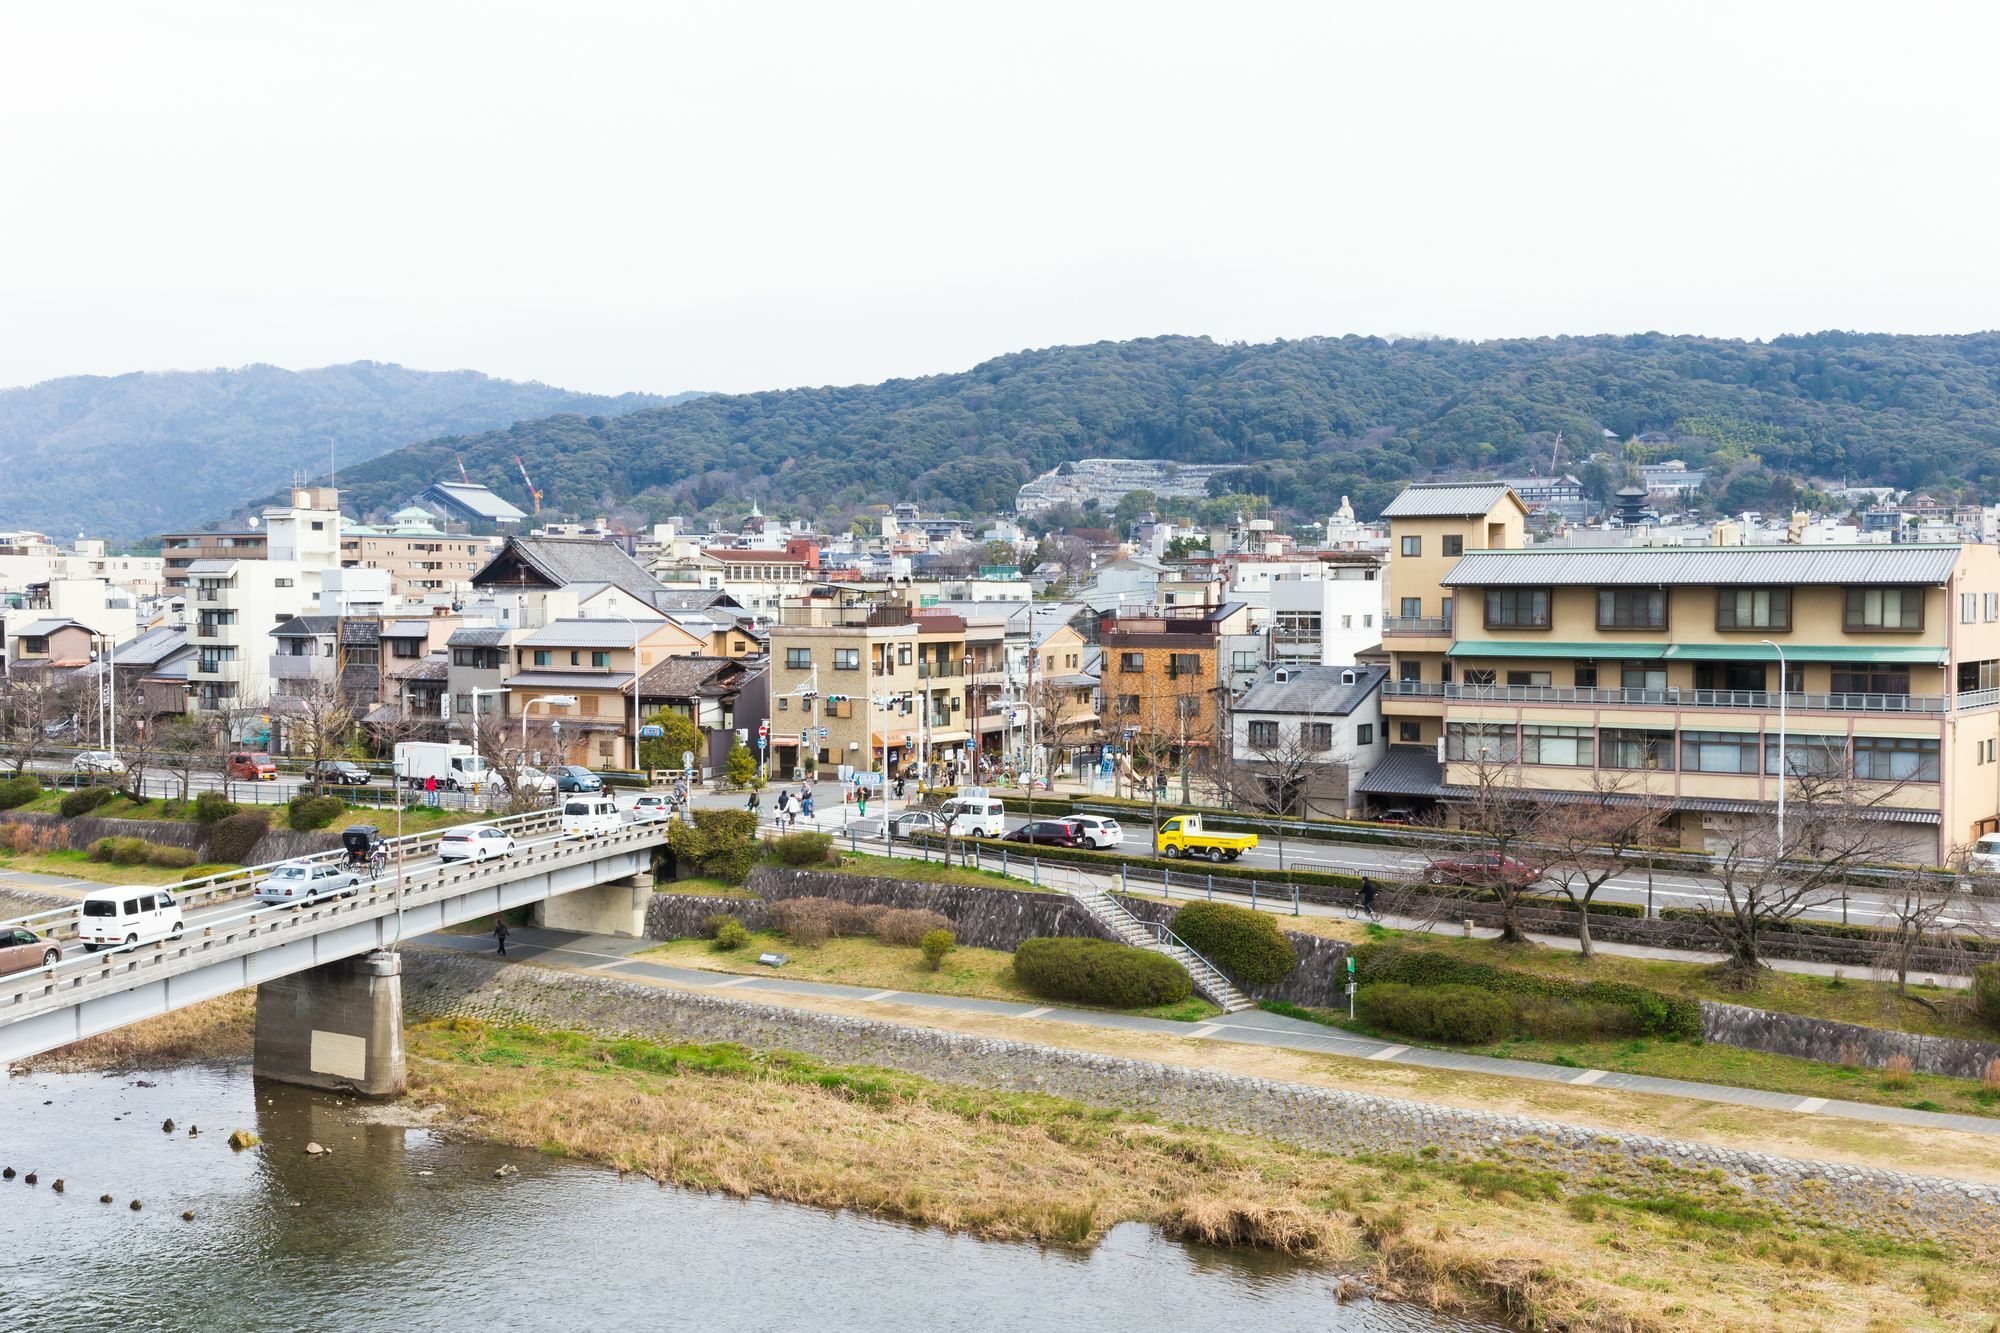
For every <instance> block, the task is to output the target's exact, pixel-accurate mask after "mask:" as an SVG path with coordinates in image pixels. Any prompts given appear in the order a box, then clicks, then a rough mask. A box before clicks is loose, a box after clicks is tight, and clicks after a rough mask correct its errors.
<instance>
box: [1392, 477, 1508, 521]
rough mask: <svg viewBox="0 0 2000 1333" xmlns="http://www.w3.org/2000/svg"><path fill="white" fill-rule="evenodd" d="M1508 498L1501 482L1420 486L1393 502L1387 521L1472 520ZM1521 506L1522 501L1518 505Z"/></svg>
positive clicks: (1406, 488)
mask: <svg viewBox="0 0 2000 1333" xmlns="http://www.w3.org/2000/svg"><path fill="white" fill-rule="evenodd" d="M1507 495H1508V490H1507V488H1506V486H1504V485H1502V484H1500V483H1498V482H1491V481H1485V482H1418V483H1416V484H1415V485H1412V486H1406V487H1404V488H1403V493H1402V494H1401V495H1399V496H1397V497H1396V498H1395V499H1393V500H1391V501H1390V502H1389V507H1388V508H1386V509H1384V510H1383V511H1382V517H1383V518H1470V517H1472V516H1473V515H1474V514H1484V513H1486V512H1488V511H1489V510H1491V509H1492V508H1493V506H1494V505H1496V504H1499V503H1500V501H1502V500H1503V499H1505V498H1506V497H1507ZM1517 503H1518V501H1517Z"/></svg>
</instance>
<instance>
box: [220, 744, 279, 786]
mask: <svg viewBox="0 0 2000 1333" xmlns="http://www.w3.org/2000/svg"><path fill="white" fill-rule="evenodd" d="M223 776H224V777H226V778H228V779H229V780H230V781H232V782H234V781H243V782H276V781H277V780H278V766H277V764H276V763H274V762H272V759H271V756H270V755H268V754H262V753H253V752H251V751H248V750H237V751H235V752H234V753H232V754H231V755H230V756H229V758H228V760H227V761H226V762H225V763H224V764H223Z"/></svg>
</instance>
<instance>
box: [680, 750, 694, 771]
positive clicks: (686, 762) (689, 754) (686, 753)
mask: <svg viewBox="0 0 2000 1333" xmlns="http://www.w3.org/2000/svg"><path fill="white" fill-rule="evenodd" d="M681 767H682V768H693V767H694V751H693V750H682V751H681Z"/></svg>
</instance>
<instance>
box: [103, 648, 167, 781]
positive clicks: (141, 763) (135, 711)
mask: <svg viewBox="0 0 2000 1333" xmlns="http://www.w3.org/2000/svg"><path fill="white" fill-rule="evenodd" d="M114 688H115V689H116V691H117V693H116V699H117V717H118V727H117V736H118V757H119V759H120V760H122V761H123V762H124V764H125V790H126V791H128V792H130V793H131V794H132V799H133V800H135V801H137V800H144V799H145V796H146V773H147V771H148V770H149V769H151V768H153V767H154V765H155V764H156V763H157V762H158V760H159V756H160V743H161V740H162V737H163V731H162V720H161V719H158V718H154V717H151V716H149V715H148V712H147V695H146V687H145V683H144V682H143V681H141V680H139V679H138V678H136V677H132V676H128V677H126V678H124V680H122V681H120V682H117V683H116V684H115V686H114Z"/></svg>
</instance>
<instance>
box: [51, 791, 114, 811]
mask: <svg viewBox="0 0 2000 1333" xmlns="http://www.w3.org/2000/svg"><path fill="white" fill-rule="evenodd" d="M117 794H118V793H117V788H115V787H78V788H77V789H76V790H75V791H73V792H67V793H65V794H64V795H63V798H62V803H61V804H60V805H59V806H57V807H56V808H57V809H59V810H61V811H62V817H63V818H64V819H75V818H76V817H77V816H78V815H87V814H89V813H90V812H91V811H92V810H95V809H96V808H97V807H98V806H100V805H103V804H104V803H105V802H106V801H108V800H110V799H111V798H112V797H113V796H115V795H117Z"/></svg>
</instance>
